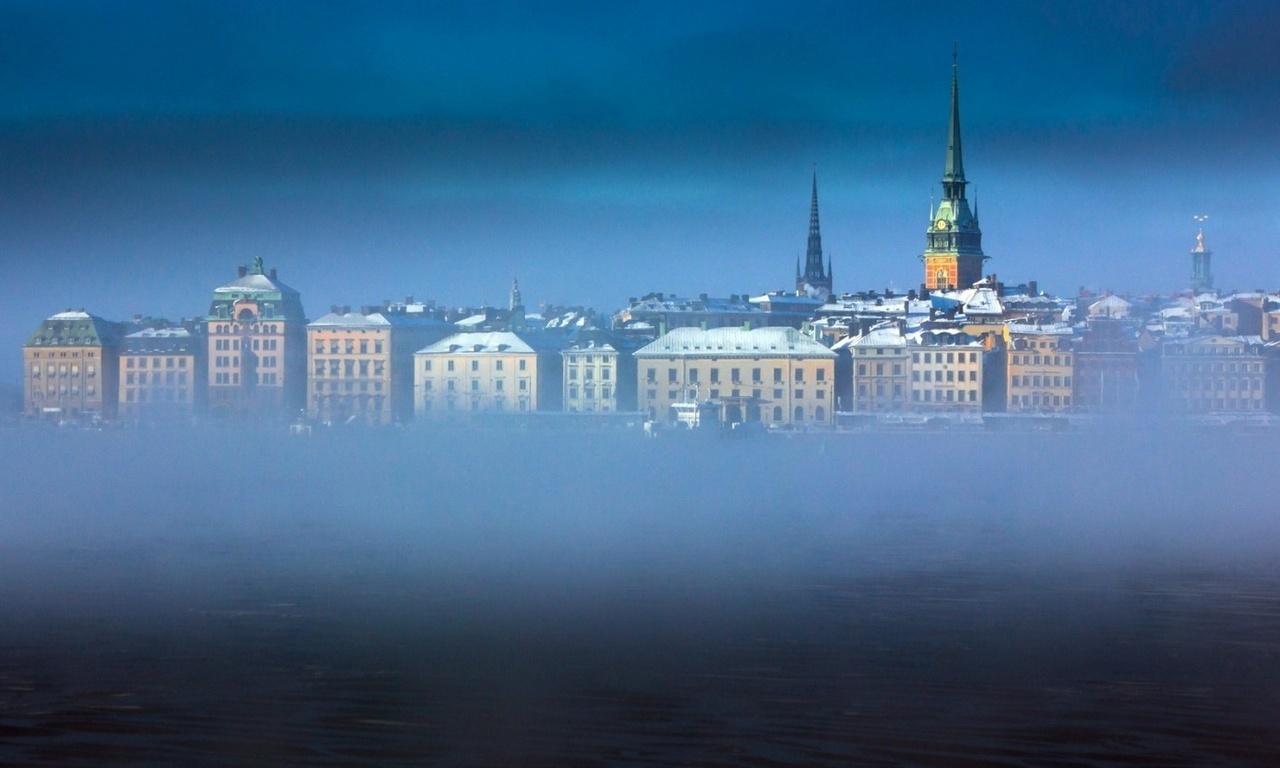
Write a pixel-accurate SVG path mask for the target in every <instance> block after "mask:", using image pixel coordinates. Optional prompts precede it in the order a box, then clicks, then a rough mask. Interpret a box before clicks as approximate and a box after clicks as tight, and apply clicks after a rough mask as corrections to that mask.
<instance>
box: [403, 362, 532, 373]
mask: <svg viewBox="0 0 1280 768" xmlns="http://www.w3.org/2000/svg"><path fill="white" fill-rule="evenodd" d="M433 362H434V361H433V360H431V359H427V360H423V361H422V370H424V371H426V372H428V373H430V372H431V371H432V363H433ZM455 362H456V361H454V360H445V361H444V363H445V366H444V369H445V370H446V371H453V370H456V366H455V365H454V363H455ZM528 362H529V361H528V360H523V359H521V360H517V361H516V368H517V369H519V370H521V371H523V370H526V369H527V368H528V366H527V363H528ZM470 363H471V365H470V367H471V370H473V371H478V370H480V361H479V360H471V361H470ZM503 363H504V361H503V360H494V361H493V370H495V371H501V370H504V368H503Z"/></svg>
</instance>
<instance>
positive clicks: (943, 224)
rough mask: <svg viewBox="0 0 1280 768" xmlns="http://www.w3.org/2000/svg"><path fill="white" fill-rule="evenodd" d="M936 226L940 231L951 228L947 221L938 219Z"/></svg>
mask: <svg viewBox="0 0 1280 768" xmlns="http://www.w3.org/2000/svg"><path fill="white" fill-rule="evenodd" d="M934 226H935V227H937V228H938V229H946V228H947V227H949V226H950V224H948V223H947V220H946V219H938V220H937V221H936V222H934Z"/></svg>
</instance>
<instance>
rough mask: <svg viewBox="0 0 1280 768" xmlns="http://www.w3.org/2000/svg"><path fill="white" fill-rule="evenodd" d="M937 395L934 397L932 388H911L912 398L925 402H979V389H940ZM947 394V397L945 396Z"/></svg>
mask: <svg viewBox="0 0 1280 768" xmlns="http://www.w3.org/2000/svg"><path fill="white" fill-rule="evenodd" d="M937 395H938V396H937V397H934V391H933V390H932V389H925V390H920V389H913V390H911V399H912V400H914V401H916V402H918V403H919V402H924V403H964V402H969V403H976V402H978V390H976V389H943V390H939V391H938V393H937ZM944 395H945V397H944Z"/></svg>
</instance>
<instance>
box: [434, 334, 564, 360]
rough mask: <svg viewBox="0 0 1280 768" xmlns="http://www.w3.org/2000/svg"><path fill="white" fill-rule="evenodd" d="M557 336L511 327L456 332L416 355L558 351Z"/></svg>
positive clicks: (560, 345) (560, 346)
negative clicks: (508, 328) (522, 332)
mask: <svg viewBox="0 0 1280 768" xmlns="http://www.w3.org/2000/svg"><path fill="white" fill-rule="evenodd" d="M558 339H559V337H558V336H545V335H542V334H525V335H521V334H518V333H515V332H514V331H487V332H481V333H455V334H453V335H452V336H448V337H446V338H443V339H441V340H440V341H437V342H436V343H434V344H430V345H428V346H426V347H423V348H422V349H420V350H418V351H417V352H416V353H415V354H418V355H458V354H466V355H491V354H535V353H537V352H547V351H551V352H555V351H559V350H560V349H561V348H562V347H563V345H562V344H560V343H558Z"/></svg>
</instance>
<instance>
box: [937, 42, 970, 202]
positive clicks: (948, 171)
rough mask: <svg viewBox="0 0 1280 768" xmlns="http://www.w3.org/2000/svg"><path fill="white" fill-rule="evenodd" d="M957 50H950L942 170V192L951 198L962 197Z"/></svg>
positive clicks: (962, 163)
mask: <svg viewBox="0 0 1280 768" xmlns="http://www.w3.org/2000/svg"><path fill="white" fill-rule="evenodd" d="M958 59H959V52H958V51H957V50H956V49H954V48H953V49H952V51H951V120H950V122H949V124H948V126H947V164H946V167H945V168H944V169H943V172H942V194H943V197H946V198H949V199H951V200H956V199H963V198H964V186H965V183H966V182H965V180H964V155H963V152H962V151H961V148H960V67H959V63H958Z"/></svg>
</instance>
